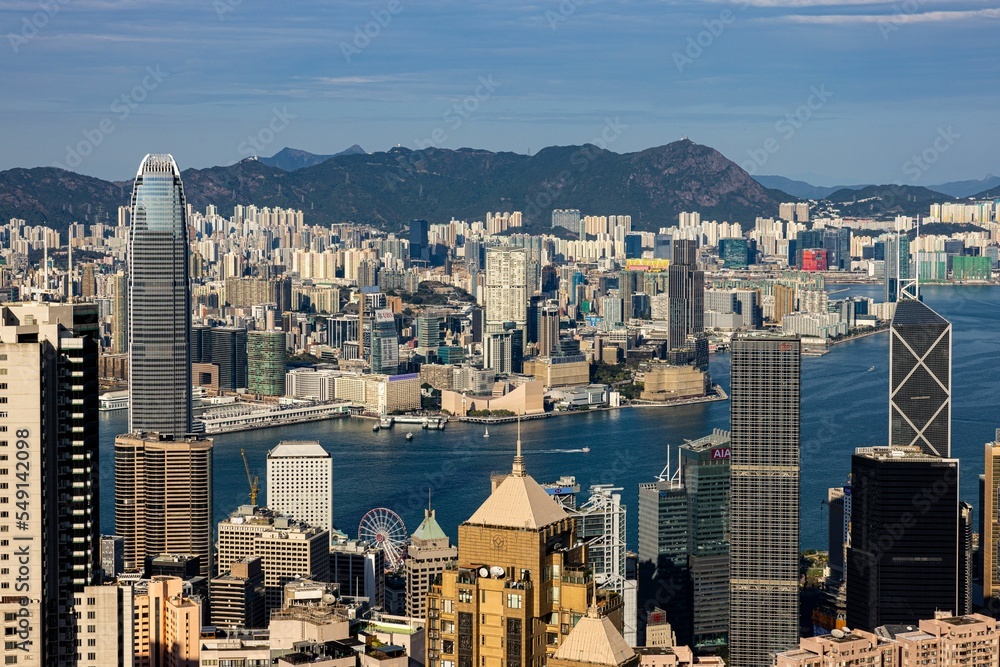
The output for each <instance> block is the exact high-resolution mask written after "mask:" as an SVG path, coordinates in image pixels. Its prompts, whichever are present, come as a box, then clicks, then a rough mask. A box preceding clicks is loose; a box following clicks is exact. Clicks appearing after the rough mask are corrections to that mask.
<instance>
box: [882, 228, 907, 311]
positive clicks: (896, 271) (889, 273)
mask: <svg viewBox="0 0 1000 667" xmlns="http://www.w3.org/2000/svg"><path fill="white" fill-rule="evenodd" d="M912 277H913V271H912V269H911V266H910V237H909V236H907V235H906V234H897V235H895V236H891V237H889V238H887V239H886V240H885V301H886V303H895V302H897V301H899V299H900V297H901V296H903V291H904V287H905V285H906V284H907V283H908V282H909V281H910V280H911V279H912Z"/></svg>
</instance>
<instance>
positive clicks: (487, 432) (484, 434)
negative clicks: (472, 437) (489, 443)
mask: <svg viewBox="0 0 1000 667" xmlns="http://www.w3.org/2000/svg"><path fill="white" fill-rule="evenodd" d="M483 437H484V438H488V437H490V427H489V426H487V427H486V433H483Z"/></svg>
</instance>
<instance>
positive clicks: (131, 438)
mask: <svg viewBox="0 0 1000 667" xmlns="http://www.w3.org/2000/svg"><path fill="white" fill-rule="evenodd" d="M212 448H213V441H212V439H211V438H203V437H193V436H192V437H187V438H174V437H173V436H164V435H160V434H157V433H134V434H129V435H120V436H118V437H117V438H115V530H116V532H117V533H118V535H120V536H121V537H122V538H124V540H125V569H126V570H141V569H143V567H144V562H145V559H146V557H147V556H154V557H155V556H159V555H160V554H165V553H184V554H194V555H196V556H198V557H199V558H200V559H201V575H202V576H203V577H205V578H206V579H207V578H210V577H211V576H212V574H214V568H213V566H212V565H213V552H214V549H213V548H212Z"/></svg>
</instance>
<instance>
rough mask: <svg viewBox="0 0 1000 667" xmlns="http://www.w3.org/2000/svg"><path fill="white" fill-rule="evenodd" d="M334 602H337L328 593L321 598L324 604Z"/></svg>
mask: <svg viewBox="0 0 1000 667" xmlns="http://www.w3.org/2000/svg"><path fill="white" fill-rule="evenodd" d="M336 601H337V598H335V597H334V596H332V595H330V594H329V593H327V594H326V595H324V596H323V602H325V603H327V604H333V603H334V602H336Z"/></svg>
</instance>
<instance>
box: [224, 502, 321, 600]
mask: <svg viewBox="0 0 1000 667" xmlns="http://www.w3.org/2000/svg"><path fill="white" fill-rule="evenodd" d="M329 549H330V534H329V531H327V530H324V529H322V528H317V527H314V526H310V525H308V524H306V523H303V522H300V521H295V520H294V519H290V518H289V517H286V516H281V515H280V514H277V513H275V512H273V511H271V510H268V509H266V508H259V507H255V506H253V505H243V506H241V507H240V508H239V509H238V510H236V512H234V513H233V514H232V516H230V517H229V518H228V519H225V520H223V521H220V522H219V540H218V550H219V556H218V566H219V573H220V574H222V573H224V572H226V571H227V570H229V568H230V565H231V564H232V563H233V562H235V561H238V560H240V559H243V558H246V557H252V556H258V557H260V559H261V569H262V570H263V572H264V600H265V618H266V617H267V614H268V612H270V611H271V610H273V609H279V608H280V607H281V606H282V599H283V594H284V586H285V584H287V583H289V582H290V581H294V580H296V579H299V578H300V577H311V578H314V579H318V580H324V579H327V578H329V576H330V551H329Z"/></svg>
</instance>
